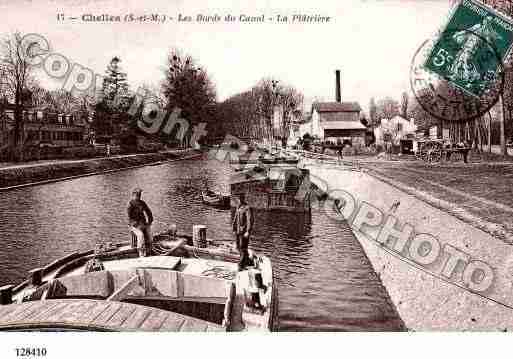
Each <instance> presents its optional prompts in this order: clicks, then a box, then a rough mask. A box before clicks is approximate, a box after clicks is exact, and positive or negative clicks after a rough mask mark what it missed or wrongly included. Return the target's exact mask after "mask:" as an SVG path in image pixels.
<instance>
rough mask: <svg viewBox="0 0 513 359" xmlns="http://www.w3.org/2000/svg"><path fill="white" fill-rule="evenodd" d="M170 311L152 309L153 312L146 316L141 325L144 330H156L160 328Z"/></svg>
mask: <svg viewBox="0 0 513 359" xmlns="http://www.w3.org/2000/svg"><path fill="white" fill-rule="evenodd" d="M168 315H169V314H168V312H166V311H163V310H155V309H154V310H152V311H151V314H150V315H149V316H148V317H147V318H146V320H145V321H144V322H142V324H141V326H140V327H139V328H140V329H142V330H156V329H159V328H160V327H161V326H162V324H163V323H164V321H165V320H166V319H167V317H168Z"/></svg>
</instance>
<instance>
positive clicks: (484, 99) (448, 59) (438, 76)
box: [410, 0, 513, 122]
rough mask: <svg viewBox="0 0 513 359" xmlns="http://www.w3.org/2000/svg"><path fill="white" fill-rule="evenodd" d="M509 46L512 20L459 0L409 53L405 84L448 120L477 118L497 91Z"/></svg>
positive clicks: (472, 1)
mask: <svg viewBox="0 0 513 359" xmlns="http://www.w3.org/2000/svg"><path fill="white" fill-rule="evenodd" d="M512 45H513V20H511V19H509V18H507V17H506V16H504V15H502V14H501V13H499V12H497V11H495V10H494V9H491V8H489V7H487V6H486V5H484V4H481V3H479V2H477V1H475V0H462V1H460V2H459V3H458V4H457V5H456V6H455V7H454V8H453V10H452V12H451V14H450V16H449V19H448V21H447V23H446V24H445V26H444V27H443V28H442V30H441V31H440V33H439V34H438V36H436V37H434V39H431V40H427V41H425V42H424V43H423V44H422V45H421V46H420V48H419V49H418V50H417V52H416V53H415V55H414V57H413V60H412V64H411V68H410V71H411V72H410V84H411V88H412V91H413V93H414V95H415V98H416V99H417V101H418V102H419V104H420V105H421V106H422V108H423V109H424V110H425V111H427V112H428V113H429V114H431V115H432V116H433V117H435V118H437V119H440V120H444V121H454V122H465V121H470V120H472V119H475V118H478V117H480V116H482V115H483V114H484V113H486V112H487V111H488V110H490V109H491V108H492V107H493V106H494V105H495V104H496V103H497V101H498V100H499V97H500V95H501V94H502V92H503V88H504V80H505V71H504V67H505V66H504V63H505V62H506V61H507V59H508V56H509V54H510V52H511V48H512Z"/></svg>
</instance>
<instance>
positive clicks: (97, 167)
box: [0, 150, 200, 190]
mask: <svg viewBox="0 0 513 359" xmlns="http://www.w3.org/2000/svg"><path fill="white" fill-rule="evenodd" d="M199 155H200V152H197V151H192V150H191V151H167V152H158V153H144V154H132V155H124V156H115V157H104V158H94V159H87V160H79V161H62V162H59V161H56V162H51V163H44V164H35V165H29V166H25V165H21V166H15V167H7V168H0V190H7V189H12V188H16V187H20V186H26V185H32V184H40V183H41V184H42V183H47V182H54V181H58V180H64V179H71V178H75V177H81V176H87V175H93V174H100V173H106V172H112V171H119V170H123V169H129V168H134V167H140V166H145V165H151V164H157V163H160V162H167V161H172V160H178V159H182V158H188V157H194V156H199Z"/></svg>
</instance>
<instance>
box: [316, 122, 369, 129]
mask: <svg viewBox="0 0 513 359" xmlns="http://www.w3.org/2000/svg"><path fill="white" fill-rule="evenodd" d="M321 126H322V128H323V129H325V130H366V129H367V127H365V126H364V125H363V124H362V123H361V122H358V121H330V122H322V123H321Z"/></svg>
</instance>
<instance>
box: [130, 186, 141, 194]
mask: <svg viewBox="0 0 513 359" xmlns="http://www.w3.org/2000/svg"><path fill="white" fill-rule="evenodd" d="M142 191H143V190H142V189H140V188H139V187H135V188H134V189H133V190H132V193H142Z"/></svg>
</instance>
